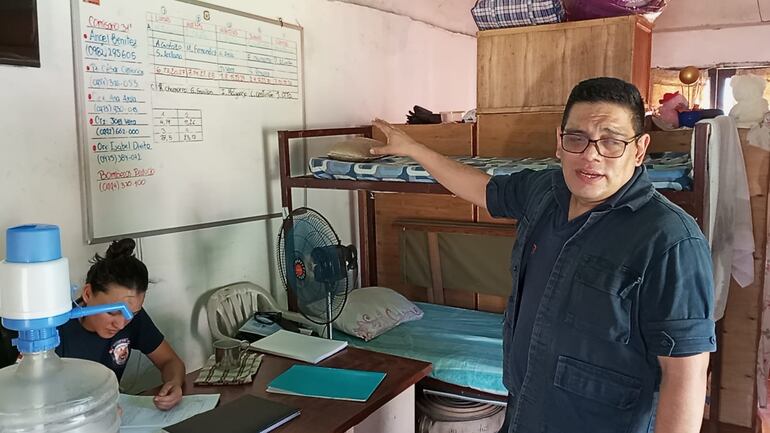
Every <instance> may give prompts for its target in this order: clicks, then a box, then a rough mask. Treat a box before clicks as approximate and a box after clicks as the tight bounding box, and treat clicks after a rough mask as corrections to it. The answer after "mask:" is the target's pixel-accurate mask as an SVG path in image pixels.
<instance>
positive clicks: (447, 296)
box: [444, 289, 477, 310]
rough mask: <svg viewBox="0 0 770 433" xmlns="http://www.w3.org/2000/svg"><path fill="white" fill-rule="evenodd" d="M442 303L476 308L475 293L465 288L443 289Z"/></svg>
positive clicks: (471, 308)
mask: <svg viewBox="0 0 770 433" xmlns="http://www.w3.org/2000/svg"><path fill="white" fill-rule="evenodd" d="M444 305H449V306H452V307H458V308H467V309H469V310H475V309H476V307H477V306H476V294H475V293H473V292H469V291H467V290H453V289H444Z"/></svg>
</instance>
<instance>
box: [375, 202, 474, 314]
mask: <svg viewBox="0 0 770 433" xmlns="http://www.w3.org/2000/svg"><path fill="white" fill-rule="evenodd" d="M374 203H375V205H374V206H375V221H376V236H377V282H378V284H379V285H381V286H385V287H390V288H392V289H394V290H396V291H398V292H400V293H402V294H403V295H404V296H406V297H407V298H409V299H412V300H414V301H426V300H427V290H428V289H427V288H425V287H418V286H413V285H408V284H406V283H405V282H404V281H402V279H401V256H400V232H399V230H398V229H397V228H395V227H393V221H395V220H397V219H434V220H445V221H466V222H472V221H473V205H472V204H470V203H468V202H467V201H465V200H462V199H459V198H457V197H453V196H448V195H431V194H387V193H377V194H375V195H374ZM471 295H472V294H471Z"/></svg>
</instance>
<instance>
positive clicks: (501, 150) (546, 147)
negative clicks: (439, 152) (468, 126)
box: [477, 112, 562, 158]
mask: <svg viewBox="0 0 770 433" xmlns="http://www.w3.org/2000/svg"><path fill="white" fill-rule="evenodd" d="M561 116H562V113H561V112H550V113H504V114H479V115H478V119H477V122H478V134H479V135H478V137H479V138H478V142H479V143H478V148H479V150H478V155H479V156H504V157H511V158H524V157H530V158H552V157H554V156H555V155H556V133H557V128H558V127H559V126H560V125H561Z"/></svg>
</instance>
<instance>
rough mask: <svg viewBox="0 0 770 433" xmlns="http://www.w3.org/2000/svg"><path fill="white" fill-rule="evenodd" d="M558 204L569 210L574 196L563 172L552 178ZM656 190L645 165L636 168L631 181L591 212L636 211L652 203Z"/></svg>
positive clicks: (555, 174)
mask: <svg viewBox="0 0 770 433" xmlns="http://www.w3.org/2000/svg"><path fill="white" fill-rule="evenodd" d="M551 182H552V185H553V191H554V195H555V198H556V202H557V203H558V205H559V206H561V207H562V210H563V211H565V212H567V211H568V210H569V201H570V198H571V196H572V193H571V192H570V190H569V188H568V187H567V183H566V182H565V181H564V173H563V172H562V171H561V170H558V172H555V173H554V176H553V177H552V178H551ZM654 191H655V189H654V188H653V187H652V182H650V178H649V176H648V175H647V168H646V167H645V166H644V165H641V166H639V167H636V169H634V174H633V175H632V176H631V179H629V180H628V182H626V183H625V184H624V185H623V186H622V187H620V189H619V190H618V191H617V192H615V194H613V195H611V196H610V197H609V198H608V199H607V200H605V201H604V202H603V203H602V204H600V205H598V206H596V207H595V208H593V209H591V212H596V211H604V210H610V209H614V208H619V207H623V206H628V208H629V209H631V210H632V211H636V210H637V209H639V208H640V207H642V206H643V205H644V204H645V203H647V202H648V201H650V198H651V197H652V194H653V192H654Z"/></svg>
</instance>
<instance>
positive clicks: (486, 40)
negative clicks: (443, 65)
mask: <svg viewBox="0 0 770 433" xmlns="http://www.w3.org/2000/svg"><path fill="white" fill-rule="evenodd" d="M639 26H642V27H646V28H647V29H649V28H650V26H649V25H648V24H647V23H645V22H644V21H643V19H639V18H638V17H620V18H614V19H603V20H590V21H581V22H574V23H560V24H553V25H544V26H530V27H526V28H515V29H505V30H492V31H484V32H479V35H478V39H477V74H476V75H477V104H476V105H477V107H478V110H479V112H484V111H485V110H490V109H501V108H508V109H512V108H514V107H529V108H534V107H541V109H542V107H554V106H563V105H564V104H565V103H566V101H567V97H568V96H569V93H570V91H571V90H572V88H573V87H574V86H575V85H576V84H577V83H579V82H580V81H582V80H585V79H587V78H593V77H599V76H611V77H618V78H621V79H624V80H626V81H630V82H633V81H634V78H635V77H634V69H635V68H636V69H637V77H636V78H637V79H638V80H641V79H643V74H641V73H640V72H639V71H641V68H642V67H646V68H647V69H648V70H649V65H650V63H649V62H650V56H651V53H650V47H651V45H650V42H636V39H638V38H647V39H648V40H651V34H650V32H649V30H648V31H647V32H643V31H639V29H638V27H639ZM645 48H646V51H644V50H645ZM636 63H639V65H638V66H635V64H636ZM647 80H648V81H649V78H647ZM637 85H639V83H637ZM647 87H648V85H647V84H644V85H642V89H646V88H647ZM643 92H644V91H643ZM643 95H646V93H643Z"/></svg>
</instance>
